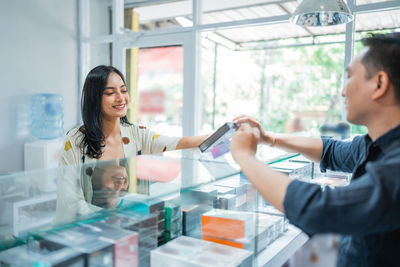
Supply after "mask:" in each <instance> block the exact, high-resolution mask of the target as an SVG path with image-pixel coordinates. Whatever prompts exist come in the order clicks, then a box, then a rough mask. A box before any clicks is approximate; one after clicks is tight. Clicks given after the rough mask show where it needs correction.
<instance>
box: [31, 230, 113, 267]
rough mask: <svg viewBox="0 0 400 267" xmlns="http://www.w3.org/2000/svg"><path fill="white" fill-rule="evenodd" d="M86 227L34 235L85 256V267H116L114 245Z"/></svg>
mask: <svg viewBox="0 0 400 267" xmlns="http://www.w3.org/2000/svg"><path fill="white" fill-rule="evenodd" d="M90 232H91V231H90V230H88V228H86V227H82V226H80V225H75V226H71V227H67V228H63V229H53V230H51V231H48V232H41V233H38V234H34V237H35V238H36V239H44V240H48V241H51V242H53V243H57V244H60V245H63V246H68V247H71V248H73V249H75V250H77V251H79V252H80V253H82V254H84V255H85V266H109V267H114V247H113V244H112V243H110V242H108V241H104V240H100V239H99V237H97V236H96V235H93V234H91V233H90Z"/></svg>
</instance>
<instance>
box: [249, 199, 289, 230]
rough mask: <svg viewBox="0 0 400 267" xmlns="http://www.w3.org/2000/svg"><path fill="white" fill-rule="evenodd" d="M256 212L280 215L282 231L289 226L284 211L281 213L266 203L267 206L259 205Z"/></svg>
mask: <svg viewBox="0 0 400 267" xmlns="http://www.w3.org/2000/svg"><path fill="white" fill-rule="evenodd" d="M257 212H258V213H263V214H268V215H273V216H279V217H282V218H283V222H282V224H283V226H282V228H283V231H284V232H285V231H287V229H288V226H289V221H288V219H287V218H286V216H285V214H284V213H282V212H281V211H279V210H278V209H277V208H275V207H274V206H271V205H267V206H264V207H259V208H258V209H257Z"/></svg>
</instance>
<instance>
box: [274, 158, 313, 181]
mask: <svg viewBox="0 0 400 267" xmlns="http://www.w3.org/2000/svg"><path fill="white" fill-rule="evenodd" d="M270 167H271V168H273V169H275V170H277V171H279V172H282V173H285V174H288V175H289V176H290V177H291V178H293V179H301V180H303V179H309V178H311V176H312V173H313V168H312V164H311V162H293V161H281V162H276V163H273V164H271V165H270Z"/></svg>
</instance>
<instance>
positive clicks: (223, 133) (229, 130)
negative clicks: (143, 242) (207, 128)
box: [199, 122, 239, 152]
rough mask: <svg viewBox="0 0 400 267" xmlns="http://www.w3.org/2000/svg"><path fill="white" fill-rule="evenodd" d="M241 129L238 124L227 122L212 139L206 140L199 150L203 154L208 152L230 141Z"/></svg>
mask: <svg viewBox="0 0 400 267" xmlns="http://www.w3.org/2000/svg"><path fill="white" fill-rule="evenodd" d="M238 127H239V125H237V124H236V123H233V122H226V123H225V124H224V125H222V126H221V127H219V128H218V130H217V131H215V132H214V133H213V134H212V135H211V136H210V137H208V138H207V139H206V140H204V141H203V142H202V143H201V144H200V145H199V149H200V151H201V152H204V151H206V150H207V149H209V148H210V147H212V146H214V145H218V144H219V143H222V142H224V141H228V140H229V139H230V138H231V137H232V135H233V134H234V133H235V131H236V129H237V128H238Z"/></svg>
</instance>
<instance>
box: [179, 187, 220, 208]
mask: <svg viewBox="0 0 400 267" xmlns="http://www.w3.org/2000/svg"><path fill="white" fill-rule="evenodd" d="M217 195H218V191H217V189H215V188H214V186H212V185H206V186H201V187H198V188H194V189H192V190H189V191H184V192H182V193H181V202H182V203H183V204H202V205H205V206H210V207H213V205H214V203H215V202H216V200H217Z"/></svg>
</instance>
